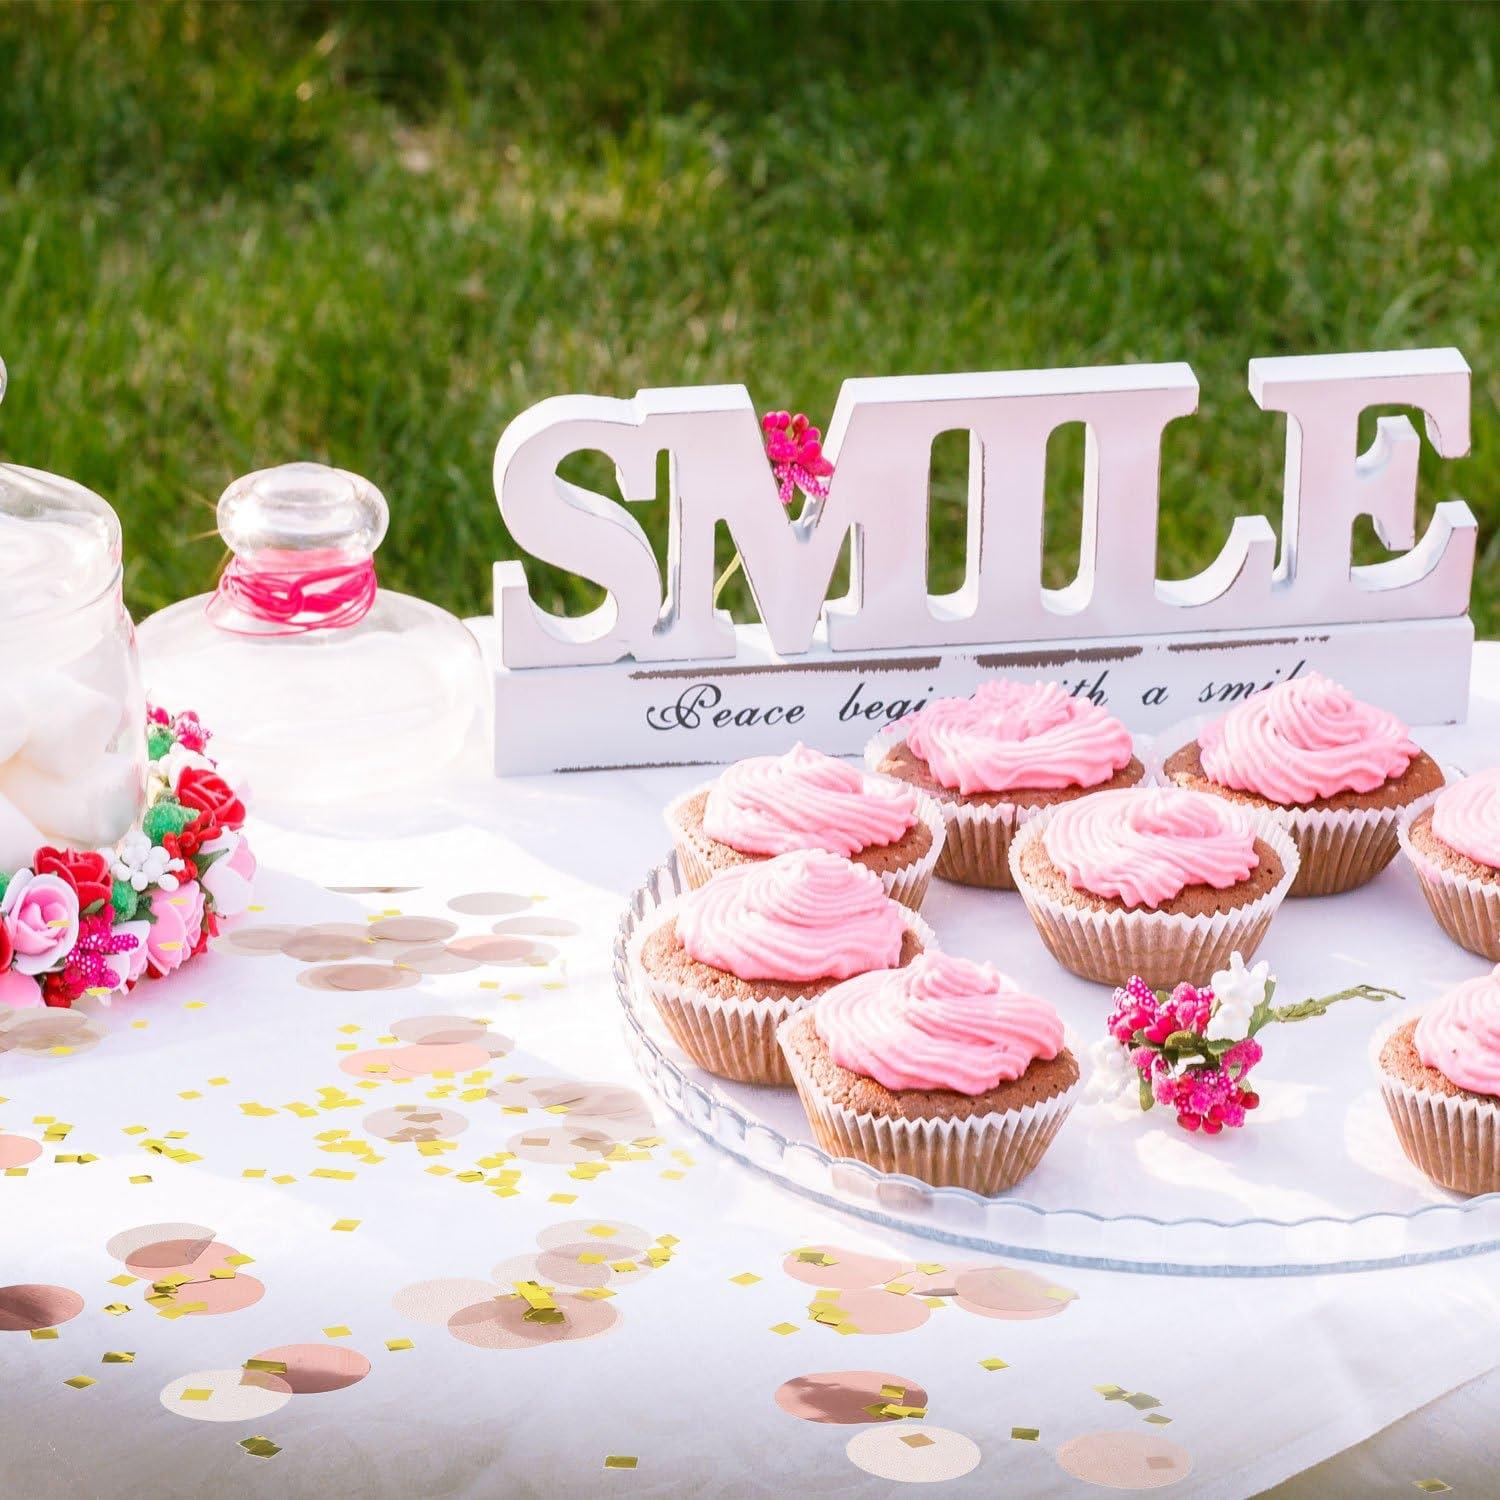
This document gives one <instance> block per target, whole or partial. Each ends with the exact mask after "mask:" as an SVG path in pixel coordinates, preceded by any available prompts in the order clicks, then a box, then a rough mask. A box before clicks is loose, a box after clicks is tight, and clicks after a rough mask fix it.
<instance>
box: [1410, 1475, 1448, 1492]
mask: <svg viewBox="0 0 1500 1500" xmlns="http://www.w3.org/2000/svg"><path fill="white" fill-rule="evenodd" d="M1412 1484H1413V1485H1414V1486H1415V1487H1416V1488H1417V1489H1419V1490H1421V1491H1422V1493H1423V1494H1424V1495H1443V1494H1446V1493H1447V1492H1448V1491H1449V1490H1451V1489H1452V1488H1453V1486H1452V1485H1451V1484H1448V1483H1447V1482H1446V1481H1444V1480H1441V1479H1414V1480H1413V1481H1412Z"/></svg>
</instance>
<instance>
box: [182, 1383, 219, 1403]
mask: <svg viewBox="0 0 1500 1500" xmlns="http://www.w3.org/2000/svg"><path fill="white" fill-rule="evenodd" d="M213 1396H214V1393H213V1392H212V1391H211V1390H209V1389H208V1388H207V1387H206V1386H201V1385H197V1386H189V1387H188V1388H187V1390H185V1391H184V1392H183V1393H182V1394H181V1395H180V1396H179V1397H178V1398H177V1399H178V1400H179V1401H212V1400H213Z"/></svg>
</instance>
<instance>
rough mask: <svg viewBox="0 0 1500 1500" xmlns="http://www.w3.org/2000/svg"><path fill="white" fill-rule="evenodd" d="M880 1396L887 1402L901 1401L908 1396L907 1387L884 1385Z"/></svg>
mask: <svg viewBox="0 0 1500 1500" xmlns="http://www.w3.org/2000/svg"><path fill="white" fill-rule="evenodd" d="M880 1394H881V1395H882V1396H884V1397H885V1399H886V1400H887V1401H899V1400H900V1399H901V1398H902V1397H903V1396H904V1395H905V1394H906V1387H905V1386H904V1385H883V1386H881V1387H880Z"/></svg>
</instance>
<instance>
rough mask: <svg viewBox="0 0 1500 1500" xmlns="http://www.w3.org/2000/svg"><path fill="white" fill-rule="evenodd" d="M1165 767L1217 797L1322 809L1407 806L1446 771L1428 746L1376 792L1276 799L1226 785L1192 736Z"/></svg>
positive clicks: (1439, 781)
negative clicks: (1205, 763) (1212, 770)
mask: <svg viewBox="0 0 1500 1500" xmlns="http://www.w3.org/2000/svg"><path fill="white" fill-rule="evenodd" d="M1162 770H1163V771H1165V772H1166V774H1167V775H1168V776H1169V777H1170V778H1171V779H1172V780H1173V781H1174V782H1176V784H1177V785H1178V786H1181V787H1187V788H1188V789H1189V790H1190V791H1195V792H1212V793H1213V794H1214V795H1215V796H1216V797H1224V798H1227V799H1228V800H1229V801H1231V802H1243V803H1245V804H1246V805H1247V806H1249V807H1272V808H1275V807H1296V808H1306V809H1309V810H1313V811H1319V812H1341V811H1346V810H1348V809H1351V808H1369V807H1405V806H1406V805H1407V803H1409V802H1415V801H1417V800H1418V799H1419V798H1421V797H1425V796H1426V795H1427V794H1428V792H1435V791H1436V790H1437V789H1438V788H1439V787H1440V786H1442V784H1443V773H1442V771H1441V769H1439V767H1438V763H1437V762H1436V761H1435V760H1434V759H1433V758H1432V757H1431V756H1430V755H1428V754H1427V752H1426V751H1425V750H1423V751H1419V752H1418V754H1417V756H1416V758H1415V759H1414V760H1413V761H1412V763H1411V764H1410V765H1409V766H1407V768H1406V769H1405V770H1404V771H1403V772H1402V773H1401V775H1399V776H1393V777H1391V779H1390V780H1389V781H1387V782H1385V784H1384V785H1382V786H1378V787H1376V788H1375V790H1374V791H1373V792H1338V793H1336V794H1335V795H1334V796H1332V797H1315V798H1313V800H1312V801H1311V802H1273V801H1272V800H1271V799H1270V798H1269V797H1262V796H1260V795H1259V794H1257V793H1255V792H1242V791H1239V790H1237V789H1236V788H1234V787H1229V786H1224V785H1223V784H1222V783H1220V782H1217V781H1215V780H1213V779H1212V777H1210V776H1209V774H1208V772H1207V771H1205V770H1204V769H1203V755H1202V752H1201V750H1200V749H1199V746H1198V741H1197V740H1189V741H1188V743H1187V744H1185V745H1184V746H1183V747H1182V748H1181V749H1180V750H1174V751H1173V752H1172V754H1171V755H1169V756H1168V757H1167V759H1166V761H1165V762H1164V763H1163V765H1162Z"/></svg>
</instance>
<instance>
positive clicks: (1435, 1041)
mask: <svg viewBox="0 0 1500 1500" xmlns="http://www.w3.org/2000/svg"><path fill="white" fill-rule="evenodd" d="M1380 1088H1381V1093H1382V1094H1383V1095H1384V1097H1385V1104H1386V1108H1387V1109H1388V1110H1389V1111H1390V1114H1391V1123H1392V1124H1393V1125H1394V1126H1395V1127H1396V1135H1397V1137H1398V1138H1399V1139H1400V1141H1401V1149H1402V1150H1403V1151H1405V1152H1406V1155H1407V1157H1408V1159H1409V1160H1410V1161H1411V1163H1412V1165H1413V1166H1415V1167H1417V1168H1419V1169H1420V1170H1421V1171H1423V1172H1425V1173H1426V1174H1427V1176H1428V1177H1430V1178H1431V1179H1432V1180H1433V1181H1434V1182H1435V1183H1437V1184H1438V1185H1439V1186H1440V1187H1445V1188H1451V1189H1452V1190H1453V1191H1454V1192H1455V1193H1468V1194H1475V1193H1496V1192H1500V969H1497V970H1495V971H1494V972H1493V973H1490V974H1482V975H1480V977H1479V978H1477V979H1469V980H1466V981H1465V982H1464V983H1463V984H1461V985H1459V986H1457V988H1455V989H1451V990H1449V991H1448V993H1447V994H1446V995H1444V996H1443V997H1442V998H1441V999H1440V1000H1438V1001H1436V1002H1435V1003H1434V1004H1432V1005H1430V1006H1428V1007H1427V1009H1426V1010H1425V1011H1423V1012H1422V1014H1421V1015H1420V1016H1419V1017H1418V1018H1417V1019H1416V1020H1414V1021H1407V1022H1405V1023H1403V1024H1402V1025H1400V1026H1398V1027H1397V1028H1396V1029H1395V1031H1393V1032H1392V1033H1391V1035H1390V1036H1389V1037H1388V1038H1387V1039H1386V1042H1385V1044H1384V1046H1383V1047H1382V1048H1381V1049H1380Z"/></svg>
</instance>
